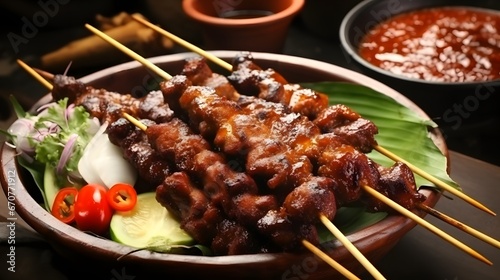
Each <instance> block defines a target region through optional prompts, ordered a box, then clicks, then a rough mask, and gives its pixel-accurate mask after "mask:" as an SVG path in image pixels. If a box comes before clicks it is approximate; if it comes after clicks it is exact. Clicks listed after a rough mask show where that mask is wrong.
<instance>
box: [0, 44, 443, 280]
mask: <svg viewBox="0 0 500 280" xmlns="http://www.w3.org/2000/svg"><path fill="white" fill-rule="evenodd" d="M213 53H214V54H215V55H216V56H218V57H221V58H223V59H225V60H227V61H231V60H232V58H233V57H235V55H236V54H237V52H231V51H215V52H213ZM194 55H195V54H193V53H181V54H175V55H167V56H160V57H154V58H152V59H151V61H152V62H153V63H155V64H157V65H158V66H160V67H161V68H163V69H165V70H166V71H167V72H169V73H172V74H173V73H179V72H180V71H181V69H182V66H183V64H184V60H185V59H186V58H188V57H192V56H194ZM253 55H254V57H255V59H256V61H257V63H258V64H259V65H260V66H262V67H263V68H265V67H272V68H274V69H276V70H277V71H278V72H280V73H282V74H283V75H284V76H285V77H287V78H288V79H289V81H291V82H319V81H347V82H352V83H356V84H361V85H366V86H369V87H372V88H373V89H376V90H378V91H380V92H382V93H384V94H386V95H388V96H391V97H393V98H395V99H396V100H398V101H399V102H400V103H401V104H404V105H405V106H407V107H409V108H411V109H412V110H414V111H415V112H417V113H418V114H420V115H421V116H423V117H426V115H425V113H424V112H423V111H422V110H421V109H420V108H418V107H417V106H416V105H415V104H414V103H412V102H411V101H409V100H408V99H407V98H406V97H404V96H403V95H401V94H399V93H398V92H396V91H394V90H393V89H391V88H389V87H387V86H385V85H384V84H382V83H379V82H377V81H375V80H373V79H371V78H368V77H366V76H364V75H361V74H359V73H356V72H353V71H350V70H347V69H344V68H340V67H338V66H335V65H331V64H327V63H324V62H319V61H315V60H310V59H305V58H299V57H292V56H285V55H277V54H269V53H253ZM221 73H222V72H221ZM81 80H82V81H83V82H85V83H87V84H89V85H92V86H94V87H97V88H105V89H108V90H112V91H117V92H132V93H135V94H143V93H145V92H148V91H149V90H148V88H149V87H150V86H151V85H153V84H155V83H157V82H158V81H155V79H154V78H153V75H152V74H151V72H149V71H148V70H146V69H145V68H144V67H143V66H142V65H140V64H139V63H137V62H135V61H134V62H129V63H125V64H120V65H117V66H114V67H111V68H108V69H104V70H102V71H99V72H96V73H94V74H91V75H88V76H86V77H83V78H82V79H81ZM50 100H51V96H50V94H48V95H46V96H45V97H44V98H42V99H41V100H40V101H39V102H38V104H37V105H40V104H43V103H47V102H49V101H50ZM37 105H35V107H36V106H37ZM433 134H434V136H435V137H436V144H437V145H438V146H439V148H440V149H441V150H442V151H443V153H444V154H445V155H447V148H446V145H445V142H444V140H443V138H442V137H441V135H440V133H439V132H438V131H433ZM14 157H15V151H14V150H13V149H12V148H10V147H8V146H7V145H3V147H2V151H1V161H2V172H1V173H0V174H1V178H2V187H3V189H4V192H5V193H7V192H8V186H11V187H14V188H15V190H16V201H15V202H16V211H17V213H18V215H19V216H20V217H21V218H22V219H24V220H25V221H26V222H27V223H28V224H29V225H30V226H31V227H32V228H33V229H35V230H36V231H37V232H39V233H40V234H41V235H42V236H43V237H44V238H45V239H46V240H47V241H48V242H49V243H50V244H51V245H52V246H53V247H54V249H55V250H56V251H57V252H58V253H59V254H61V255H62V256H63V257H64V258H66V259H67V260H68V261H74V262H75V263H77V264H78V263H85V264H87V266H86V267H88V265H90V264H91V265H92V269H94V270H96V271H97V270H98V269H102V270H103V271H105V272H106V273H107V274H105V275H109V271H112V270H113V269H116V271H122V268H124V267H125V268H126V271H127V274H128V275H135V276H137V277H138V278H139V277H140V276H144V277H145V279H148V278H147V277H149V276H150V275H164V276H165V277H168V278H169V279H201V278H203V279H228V278H232V277H234V276H235V275H237V277H238V279H257V278H258V279H292V277H297V275H296V274H295V273H296V272H294V271H293V270H292V267H294V266H299V267H300V268H301V269H302V271H303V272H305V273H307V274H308V276H309V278H308V279H336V278H339V275H338V273H337V272H336V271H335V270H334V269H332V268H331V267H330V266H328V265H327V264H326V263H324V262H323V261H320V260H319V259H317V258H315V257H314V255H313V254H312V253H310V252H308V251H305V252H302V253H273V254H253V255H237V256H219V257H209V256H205V257H203V256H192V255H175V254H161V253H152V252H148V251H139V252H135V253H133V254H129V255H127V256H125V257H122V258H121V259H120V260H118V258H119V257H120V256H123V255H124V254H127V253H129V252H130V251H131V250H132V249H133V248H130V247H127V246H124V245H121V244H118V243H115V242H113V241H111V240H107V239H103V238H99V237H95V236H93V235H89V234H86V233H84V232H82V231H80V230H78V229H76V228H73V227H71V226H69V225H66V224H64V223H62V222H59V221H58V220H57V219H56V218H54V217H53V216H52V215H51V214H50V213H48V212H47V211H45V209H44V208H42V207H41V206H40V205H39V202H40V201H41V199H40V197H39V195H37V193H38V190H37V187H36V186H35V185H34V183H33V182H32V180H31V177H30V176H29V175H27V174H26V172H25V171H24V169H22V168H20V167H19V166H18V165H17V164H16V161H15V160H13V158H14ZM9 182H10V184H9ZM422 191H423V193H424V194H425V195H426V196H427V197H428V198H427V200H426V201H425V202H424V203H425V204H427V205H430V206H434V205H435V204H436V202H437V201H438V199H439V195H438V194H437V192H432V191H430V190H422ZM415 225H416V224H415V222H413V221H411V220H409V219H407V218H405V217H403V216H400V215H389V216H387V217H386V218H384V219H383V220H381V221H379V222H378V223H376V224H373V225H371V226H369V227H366V228H364V229H362V230H360V231H357V232H354V233H352V234H350V235H349V236H348V238H349V239H350V240H351V241H352V242H353V243H354V244H355V246H356V247H358V248H359V249H360V250H361V252H362V253H363V254H364V255H365V256H367V258H368V259H369V260H371V261H372V262H374V263H376V262H377V261H378V260H379V259H381V258H382V257H383V256H384V255H385V254H386V253H387V252H388V251H389V250H391V248H392V247H393V246H394V245H395V244H396V243H397V242H398V240H400V238H401V237H403V236H404V235H405V234H406V233H407V232H408V231H409V230H411V229H412V228H413V227H414V226H415ZM323 245H324V246H322V248H323V249H324V250H325V252H327V253H328V254H329V255H330V256H331V257H333V258H334V259H336V260H337V261H338V262H339V263H341V264H343V265H344V266H345V267H346V268H347V269H349V270H351V271H352V272H354V273H358V274H359V273H363V271H364V269H363V268H362V267H361V265H360V264H359V262H358V261H357V260H356V259H354V258H353V257H352V255H351V254H350V253H349V252H348V251H347V250H346V249H345V248H344V247H343V246H341V245H340V244H339V243H338V242H331V243H328V244H323ZM138 278H136V279H138ZM141 279H142V277H141Z"/></svg>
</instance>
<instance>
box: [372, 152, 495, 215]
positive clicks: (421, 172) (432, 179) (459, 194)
mask: <svg viewBox="0 0 500 280" xmlns="http://www.w3.org/2000/svg"><path fill="white" fill-rule="evenodd" d="M374 148H375V150H377V151H378V152H379V153H381V154H383V155H385V156H386V157H388V158H390V159H392V160H394V161H399V162H402V163H404V164H406V165H407V166H408V167H409V168H410V169H411V170H412V171H413V172H415V173H417V174H418V175H420V176H422V177H423V178H424V179H426V180H428V181H430V182H432V183H433V184H435V185H436V186H438V187H440V188H441V189H443V190H446V191H448V192H450V193H452V194H454V195H456V196H457V197H459V198H461V199H463V200H465V201H467V202H468V203H470V204H471V205H472V206H474V207H477V208H479V209H481V210H483V211H485V212H487V213H489V214H491V215H493V216H496V214H495V212H493V211H492V210H490V209H488V208H487V207H486V206H484V205H482V204H481V203H479V202H477V201H476V200H474V199H473V198H471V197H469V196H468V195H466V194H465V193H464V192H461V191H459V190H458V189H456V188H454V187H452V186H450V185H448V184H446V183H445V182H443V181H441V180H439V179H438V178H436V177H434V176H432V175H431V174H429V173H427V172H425V171H424V170H422V169H420V168H419V167H417V166H415V165H413V164H412V163H410V162H408V161H406V160H404V159H402V158H401V157H399V156H397V155H396V154H394V153H392V152H391V151H389V150H387V149H385V148H383V147H381V146H379V145H376V146H375V147H374Z"/></svg>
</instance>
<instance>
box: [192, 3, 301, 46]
mask: <svg viewBox="0 0 500 280" xmlns="http://www.w3.org/2000/svg"><path fill="white" fill-rule="evenodd" d="M303 6H304V0H279V1H278V0H276V1H269V0H183V2H182V7H183V10H184V12H185V13H186V14H187V15H188V16H189V17H190V18H192V19H193V20H194V21H196V22H198V23H199V24H200V25H201V28H202V33H203V42H204V47H205V48H206V49H211V50H246V51H260V52H271V53H281V52H282V50H283V47H284V44H285V41H286V35H287V33H288V28H289V26H290V24H291V21H292V20H293V18H294V17H295V16H296V15H297V14H298V13H299V12H300V10H301V9H302V7H303Z"/></svg>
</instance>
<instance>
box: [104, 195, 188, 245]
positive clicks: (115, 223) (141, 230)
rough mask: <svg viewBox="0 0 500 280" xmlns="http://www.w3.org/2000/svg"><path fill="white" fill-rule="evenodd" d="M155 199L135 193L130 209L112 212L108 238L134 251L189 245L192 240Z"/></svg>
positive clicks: (152, 196) (153, 196) (151, 196)
mask: <svg viewBox="0 0 500 280" xmlns="http://www.w3.org/2000/svg"><path fill="white" fill-rule="evenodd" d="M155 196H156V194H155V193H154V192H148V193H142V194H139V195H138V196H137V204H136V205H135V207H134V209H132V210H131V211H126V212H118V211H117V212H115V214H113V217H112V218H111V224H110V233H111V239H112V240H114V241H116V242H119V243H122V244H125V245H128V246H131V247H135V248H148V247H160V246H169V245H190V244H192V243H193V242H194V240H193V238H192V237H191V236H189V235H188V234H187V233H186V232H185V231H184V230H182V229H181V228H180V224H179V222H178V221H177V220H176V219H175V218H174V217H173V216H172V215H171V214H170V213H169V212H168V210H167V209H166V208H165V207H163V206H162V205H161V204H160V203H158V201H156V197H155Z"/></svg>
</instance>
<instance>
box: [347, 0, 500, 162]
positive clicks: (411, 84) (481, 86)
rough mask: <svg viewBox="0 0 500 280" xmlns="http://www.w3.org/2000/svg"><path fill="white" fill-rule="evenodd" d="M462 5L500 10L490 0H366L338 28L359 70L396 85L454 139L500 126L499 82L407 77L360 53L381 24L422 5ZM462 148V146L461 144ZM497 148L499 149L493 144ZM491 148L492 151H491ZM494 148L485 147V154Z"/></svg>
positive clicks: (484, 134)
mask: <svg viewBox="0 0 500 280" xmlns="http://www.w3.org/2000/svg"><path fill="white" fill-rule="evenodd" d="M444 6H461V7H471V8H476V9H477V8H480V9H488V10H492V11H498V12H500V2H499V1H490V0H400V1H393V0H365V1H363V2H361V3H359V4H358V5H356V6H355V7H353V8H352V9H351V10H350V11H349V13H347V14H346V15H345V17H344V19H343V20H342V24H341V26H340V30H339V33H340V34H339V36H340V40H341V45H342V48H343V49H344V51H345V52H346V53H347V54H348V56H349V58H350V60H351V61H353V63H354V66H355V67H356V68H357V69H359V70H360V72H361V73H363V74H365V75H367V76H369V77H372V78H374V79H376V80H378V81H381V82H382V83H384V84H386V85H388V86H390V87H392V88H394V89H395V90H397V91H398V92H400V93H401V94H403V95H405V96H407V97H409V98H410V99H411V100H412V101H413V102H415V103H416V104H417V105H418V106H419V107H420V108H422V109H423V110H424V111H425V112H426V113H427V114H428V115H429V116H430V117H431V118H432V119H433V120H434V121H436V123H438V125H439V126H440V127H441V129H442V131H443V133H444V134H445V135H446V136H447V137H450V138H448V141H447V142H448V144H449V145H450V147H451V148H453V149H455V147H454V146H452V145H451V140H453V141H456V142H458V143H461V144H462V145H463V144H465V143H462V142H459V140H460V139H463V138H464V137H466V136H468V135H480V136H481V137H484V138H485V139H487V138H491V137H496V136H494V135H496V134H492V133H495V132H493V131H497V128H498V126H499V125H500V113H499V111H498V109H497V106H498V104H500V80H492V81H487V82H439V81H425V80H423V79H418V78H409V77H406V76H403V75H401V74H395V73H393V72H390V71H388V70H383V69H381V68H379V67H377V66H374V65H372V64H371V63H369V62H367V61H366V60H365V59H364V58H362V57H361V56H360V55H359V52H358V49H359V44H360V42H361V40H362V38H363V37H364V36H365V34H366V33H367V32H369V30H371V29H372V28H373V27H374V26H376V25H377V24H379V23H381V22H383V21H385V20H387V19H389V18H391V17H393V16H395V15H399V14H401V13H406V12H410V11H415V10H419V9H424V8H432V7H444ZM457 148H460V147H457ZM491 148H492V149H493V150H496V149H495V148H494V147H493V146H492V147H491ZM488 150H489V151H488ZM490 152H491V149H490V148H487V147H485V153H486V154H487V153H490Z"/></svg>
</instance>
